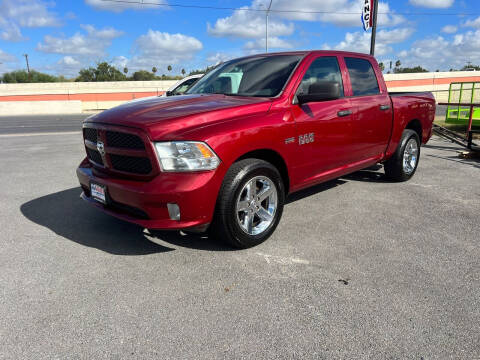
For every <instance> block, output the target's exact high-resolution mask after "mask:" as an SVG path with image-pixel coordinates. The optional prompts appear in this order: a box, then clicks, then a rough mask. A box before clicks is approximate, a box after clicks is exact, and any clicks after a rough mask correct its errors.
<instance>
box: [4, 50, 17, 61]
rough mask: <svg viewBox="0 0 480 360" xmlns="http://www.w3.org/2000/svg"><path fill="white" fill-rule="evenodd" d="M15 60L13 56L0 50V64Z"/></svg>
mask: <svg viewBox="0 0 480 360" xmlns="http://www.w3.org/2000/svg"><path fill="white" fill-rule="evenodd" d="M16 60H17V58H16V57H15V56H13V55H12V54H9V53H6V52H5V51H3V50H2V49H0V62H2V63H6V62H15V61H16Z"/></svg>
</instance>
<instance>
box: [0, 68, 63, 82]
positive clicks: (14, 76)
mask: <svg viewBox="0 0 480 360" xmlns="http://www.w3.org/2000/svg"><path fill="white" fill-rule="evenodd" d="M61 80H62V81H65V80H66V79H65V78H64V77H61V78H59V77H57V76H53V75H49V74H45V73H41V72H38V71H35V70H31V71H30V75H29V74H28V73H27V72H26V71H25V70H17V71H12V72H9V73H5V74H3V77H2V81H3V82H4V83H7V84H16V83H51V82H58V81H61Z"/></svg>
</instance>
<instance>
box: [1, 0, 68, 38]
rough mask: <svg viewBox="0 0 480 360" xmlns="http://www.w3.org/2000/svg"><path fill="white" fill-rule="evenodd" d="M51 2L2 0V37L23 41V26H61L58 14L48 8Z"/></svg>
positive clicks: (40, 0)
mask: <svg viewBox="0 0 480 360" xmlns="http://www.w3.org/2000/svg"><path fill="white" fill-rule="evenodd" d="M50 6H51V3H47V2H45V1H42V0H1V1H0V39H2V40H5V41H12V42H15V41H23V40H26V38H25V37H24V36H23V35H22V32H21V29H20V28H21V27H49V26H59V25H61V24H60V21H59V20H58V18H57V16H56V14H54V13H52V12H50V11H49V10H48V8H49V7H50Z"/></svg>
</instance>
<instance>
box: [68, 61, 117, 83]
mask: <svg viewBox="0 0 480 360" xmlns="http://www.w3.org/2000/svg"><path fill="white" fill-rule="evenodd" d="M126 79H127V77H126V76H125V75H124V74H122V73H121V72H120V70H118V69H117V68H116V67H114V66H112V65H110V64H109V63H107V62H101V63H98V64H97V67H96V68H93V67H89V68H87V69H82V70H80V72H79V74H78V77H77V78H76V79H75V81H86V82H101V81H123V80H126Z"/></svg>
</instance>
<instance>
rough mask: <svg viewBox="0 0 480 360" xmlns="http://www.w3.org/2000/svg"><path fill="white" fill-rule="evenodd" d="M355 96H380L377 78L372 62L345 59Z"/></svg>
mask: <svg viewBox="0 0 480 360" xmlns="http://www.w3.org/2000/svg"><path fill="white" fill-rule="evenodd" d="M345 63H346V64H347V69H348V73H349V74H350V81H351V83H352V90H353V95H354V96H362V95H375V94H380V89H379V88H378V81H377V77H376V76H375V72H374V71H373V67H372V64H370V61H368V60H365V59H358V58H348V57H347V58H345Z"/></svg>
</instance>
